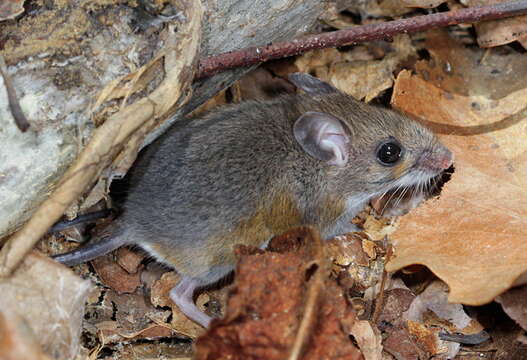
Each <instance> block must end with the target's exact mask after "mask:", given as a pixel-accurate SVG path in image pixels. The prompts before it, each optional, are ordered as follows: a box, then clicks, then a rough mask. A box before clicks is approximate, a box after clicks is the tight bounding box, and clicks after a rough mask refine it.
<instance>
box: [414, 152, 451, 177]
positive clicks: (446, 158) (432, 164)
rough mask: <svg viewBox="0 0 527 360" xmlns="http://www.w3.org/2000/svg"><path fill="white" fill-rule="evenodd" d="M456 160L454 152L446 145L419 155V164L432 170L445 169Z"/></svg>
mask: <svg viewBox="0 0 527 360" xmlns="http://www.w3.org/2000/svg"><path fill="white" fill-rule="evenodd" d="M453 162H454V154H452V152H451V151H450V150H448V149H447V148H445V147H440V148H439V149H434V150H433V151H425V152H423V154H421V156H420V157H419V160H418V161H417V164H418V165H419V166H420V167H422V168H425V169H427V170H431V171H437V172H439V171H443V170H446V169H448V168H449V167H450V166H452V164H453Z"/></svg>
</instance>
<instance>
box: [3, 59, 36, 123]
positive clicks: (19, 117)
mask: <svg viewBox="0 0 527 360" xmlns="http://www.w3.org/2000/svg"><path fill="white" fill-rule="evenodd" d="M0 74H1V75H2V77H3V78H4V85H5V88H6V91H7V100H8V103H9V110H11V114H12V115H13V118H14V119H15V124H16V126H17V127H18V129H19V130H20V131H22V132H25V131H26V130H27V129H29V122H28V121H27V118H26V115H24V112H23V111H22V108H21V107H20V103H19V102H18V98H17V97H16V91H15V87H14V86H13V82H12V81H11V77H10V76H9V74H8V73H7V66H6V63H5V60H4V57H3V56H2V55H0Z"/></svg>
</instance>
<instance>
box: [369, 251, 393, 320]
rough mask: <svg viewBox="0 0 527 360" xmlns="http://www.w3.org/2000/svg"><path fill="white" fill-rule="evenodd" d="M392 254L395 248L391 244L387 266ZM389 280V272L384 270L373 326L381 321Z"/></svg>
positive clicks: (373, 316)
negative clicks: (385, 291)
mask: <svg viewBox="0 0 527 360" xmlns="http://www.w3.org/2000/svg"><path fill="white" fill-rule="evenodd" d="M392 254H393V247H392V245H391V244H390V245H388V250H387V251H386V258H385V259H384V263H385V264H386V263H387V262H388V261H390V258H391V257H392ZM387 279H388V272H387V271H386V270H383V272H382V278H381V285H380V291H379V295H378V296H377V299H376V301H375V310H374V311H373V315H372V317H371V323H372V324H373V325H375V324H377V321H378V320H379V316H380V315H381V311H382V308H383V307H384V288H385V287H386V280H387Z"/></svg>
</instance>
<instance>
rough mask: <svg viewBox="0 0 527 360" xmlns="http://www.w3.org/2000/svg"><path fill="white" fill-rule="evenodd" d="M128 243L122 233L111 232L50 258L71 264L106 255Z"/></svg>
mask: <svg viewBox="0 0 527 360" xmlns="http://www.w3.org/2000/svg"><path fill="white" fill-rule="evenodd" d="M128 243H129V242H128V241H127V239H126V237H125V236H123V234H122V233H121V234H112V235H111V236H107V237H103V238H101V239H99V240H95V241H90V242H89V243H88V244H87V245H85V246H80V247H78V248H77V249H75V250H73V251H70V252H67V253H64V254H58V255H54V256H52V258H53V259H54V260H56V261H58V262H60V263H62V264H64V265H68V266H73V265H78V264H81V263H83V262H86V261H90V260H92V259H95V258H96V257H99V256H102V255H106V254H108V253H110V252H112V251H113V250H115V249H117V248H120V247H121V246H123V245H127V244H128Z"/></svg>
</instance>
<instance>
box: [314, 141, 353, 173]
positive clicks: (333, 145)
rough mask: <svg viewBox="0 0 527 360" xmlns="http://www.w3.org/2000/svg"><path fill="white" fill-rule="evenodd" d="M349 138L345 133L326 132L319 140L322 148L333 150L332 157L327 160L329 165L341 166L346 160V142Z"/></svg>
mask: <svg viewBox="0 0 527 360" xmlns="http://www.w3.org/2000/svg"><path fill="white" fill-rule="evenodd" d="M348 142H349V139H348V137H347V136H346V135H343V134H339V133H326V134H325V136H324V138H323V139H322V140H321V141H320V146H321V147H322V148H323V149H324V150H328V151H331V152H333V154H334V156H333V159H331V160H329V161H328V164H330V165H336V166H339V167H342V166H344V165H346V163H347V162H348V151H347V144H348Z"/></svg>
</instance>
